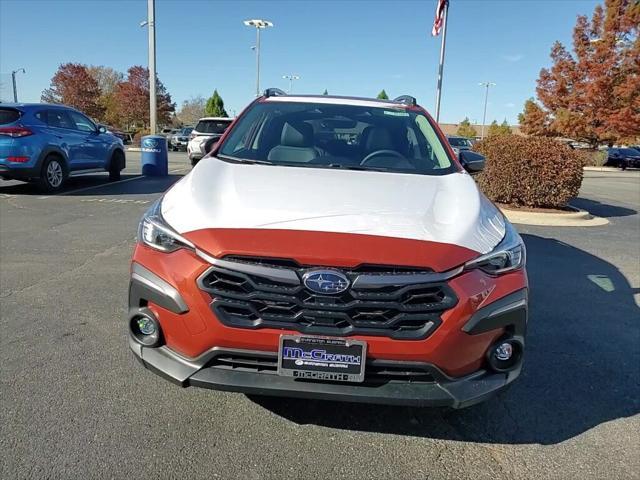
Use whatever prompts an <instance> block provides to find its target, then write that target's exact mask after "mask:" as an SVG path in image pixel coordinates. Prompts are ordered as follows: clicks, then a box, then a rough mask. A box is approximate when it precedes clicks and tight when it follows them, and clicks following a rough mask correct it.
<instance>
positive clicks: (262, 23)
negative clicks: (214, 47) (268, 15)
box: [150, 0, 273, 97]
mask: <svg viewBox="0 0 640 480" xmlns="http://www.w3.org/2000/svg"><path fill="white" fill-rule="evenodd" d="M150 1H151V0H150ZM244 24H245V25H246V26H247V27H255V28H256V97H259V96H260V30H262V29H263V28H267V27H273V23H271V22H269V21H268V20H261V19H259V18H255V19H253V20H245V21H244Z"/></svg>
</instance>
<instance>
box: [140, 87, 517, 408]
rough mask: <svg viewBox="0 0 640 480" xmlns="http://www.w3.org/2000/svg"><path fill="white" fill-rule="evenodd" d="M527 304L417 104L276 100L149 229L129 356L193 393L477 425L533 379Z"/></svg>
mask: <svg viewBox="0 0 640 480" xmlns="http://www.w3.org/2000/svg"><path fill="white" fill-rule="evenodd" d="M354 138H355V139H356V141H355V142H354V141H353V139H354ZM481 167H482V165H480V164H478V163H476V162H469V163H468V165H467V168H468V169H470V170H475V169H477V168H481ZM527 292H528V285H527V274H526V271H525V246H524V243H523V242H522V239H521V238H520V236H519V235H518V233H517V232H516V230H515V229H514V227H513V226H512V225H511V224H510V223H509V221H508V220H507V219H506V218H505V217H504V216H503V214H502V213H501V212H500V210H499V209H498V208H496V206H495V205H493V203H491V202H490V201H489V200H488V199H487V198H486V197H485V196H484V195H483V194H482V192H481V191H480V190H479V189H478V187H477V186H476V183H475V181H474V180H473V179H472V178H471V176H470V175H468V173H467V172H466V171H465V170H464V169H463V167H462V166H461V164H460V163H459V162H458V159H457V157H456V155H454V153H453V151H452V150H451V148H450V146H449V145H448V144H447V142H446V140H445V137H444V135H443V134H442V132H441V131H440V129H439V127H438V125H437V124H436V123H435V122H434V121H433V119H432V118H431V117H430V116H429V115H428V114H427V113H426V111H425V110H424V109H423V108H422V107H419V106H418V105H416V102H415V99H413V98H412V97H408V96H404V97H399V98H398V99H396V100H393V101H392V100H377V99H362V98H353V99H352V98H345V97H331V96H326V95H319V96H306V95H305V96H289V95H286V94H284V92H281V91H279V90H276V89H270V90H267V92H266V93H265V95H264V96H262V97H260V98H258V99H256V100H255V101H254V102H253V103H252V104H251V105H250V106H249V107H248V108H247V110H246V111H245V112H244V113H243V114H242V116H241V117H240V118H239V119H238V121H237V122H236V123H235V124H234V126H233V127H231V130H230V131H229V132H227V134H225V136H224V137H223V138H222V139H221V140H220V141H219V142H218V144H217V145H216V146H215V148H214V149H213V151H212V152H211V153H210V161H206V162H200V163H198V164H197V165H196V166H195V167H194V168H193V170H192V171H191V172H190V173H189V174H188V175H186V176H185V177H184V178H183V179H181V180H180V181H179V182H177V183H176V184H175V185H174V186H173V187H172V188H171V189H170V190H169V191H168V192H166V194H165V195H164V196H163V197H162V198H161V199H159V200H158V201H157V202H155V203H154V204H153V205H152V206H151V208H150V209H149V210H148V211H147V212H146V214H145V215H144V216H143V218H142V220H141V222H140V226H139V230H138V242H137V245H136V247H135V250H134V253H133V259H132V264H131V280H130V286H129V317H128V318H129V325H128V326H129V333H130V339H129V344H130V347H131V349H132V350H133V352H134V354H135V355H136V356H137V357H138V359H139V360H140V361H141V362H142V364H143V365H144V366H145V367H147V368H149V369H150V370H152V371H153V372H155V373H157V374H160V375H161V376H163V377H164V378H166V379H168V380H171V381H172V382H175V383H177V384H179V385H182V386H199V387H205V388H213V389H221V390H229V391H237V392H246V393H251V394H260V395H279V396H291V397H306V398H308V397H313V398H322V399H327V400H342V401H352V402H370V403H388V404H396V405H402V404H407V405H430V406H451V407H456V408H461V407H465V406H468V405H472V404H475V403H477V402H481V401H483V400H485V399H487V398H489V397H491V396H492V395H493V394H495V393H496V392H498V391H500V390H502V389H504V388H505V387H506V386H507V385H509V384H510V383H511V382H513V381H514V380H515V379H516V378H517V377H518V375H519V374H520V369H521V365H522V359H523V353H524V347H525V331H526V327H527V302H528V300H527V299H528V293H527Z"/></svg>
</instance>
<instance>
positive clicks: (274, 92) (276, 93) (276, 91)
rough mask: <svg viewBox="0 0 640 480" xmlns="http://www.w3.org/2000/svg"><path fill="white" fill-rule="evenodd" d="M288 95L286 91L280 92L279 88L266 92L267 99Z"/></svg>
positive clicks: (269, 89) (268, 89)
mask: <svg viewBox="0 0 640 480" xmlns="http://www.w3.org/2000/svg"><path fill="white" fill-rule="evenodd" d="M286 94H287V93H286V92H285V91H284V90H280V89H279V88H267V89H266V90H265V91H264V96H265V97H279V96H281V95H286Z"/></svg>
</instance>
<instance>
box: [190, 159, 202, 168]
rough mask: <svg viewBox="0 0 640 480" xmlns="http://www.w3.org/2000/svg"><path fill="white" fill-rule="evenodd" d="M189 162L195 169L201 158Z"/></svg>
mask: <svg viewBox="0 0 640 480" xmlns="http://www.w3.org/2000/svg"><path fill="white" fill-rule="evenodd" d="M189 160H191V166H192V167H195V166H196V164H197V163H198V162H199V161H200V159H199V158H190V159H189Z"/></svg>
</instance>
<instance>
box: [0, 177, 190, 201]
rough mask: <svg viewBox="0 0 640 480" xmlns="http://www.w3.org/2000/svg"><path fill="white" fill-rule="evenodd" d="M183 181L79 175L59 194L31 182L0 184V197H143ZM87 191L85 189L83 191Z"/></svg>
mask: <svg viewBox="0 0 640 480" xmlns="http://www.w3.org/2000/svg"><path fill="white" fill-rule="evenodd" d="M180 178H182V175H168V176H166V177H142V176H140V174H135V175H132V174H123V175H122V177H121V180H120V181H119V182H113V183H112V182H109V178H108V176H107V175H81V176H77V177H70V178H69V179H67V184H66V185H65V187H64V189H63V190H62V191H61V192H58V193H55V194H47V193H43V192H42V191H40V190H39V189H38V188H37V186H36V185H34V184H32V183H18V182H11V183H10V184H9V185H4V184H2V183H0V194H8V195H33V196H42V195H46V196H49V195H57V196H110V195H146V194H154V193H162V192H164V191H166V190H167V189H168V188H169V187H170V186H171V185H173V184H174V183H175V182H176V181H178V180H179V179H180ZM85 189H86V190H85Z"/></svg>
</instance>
